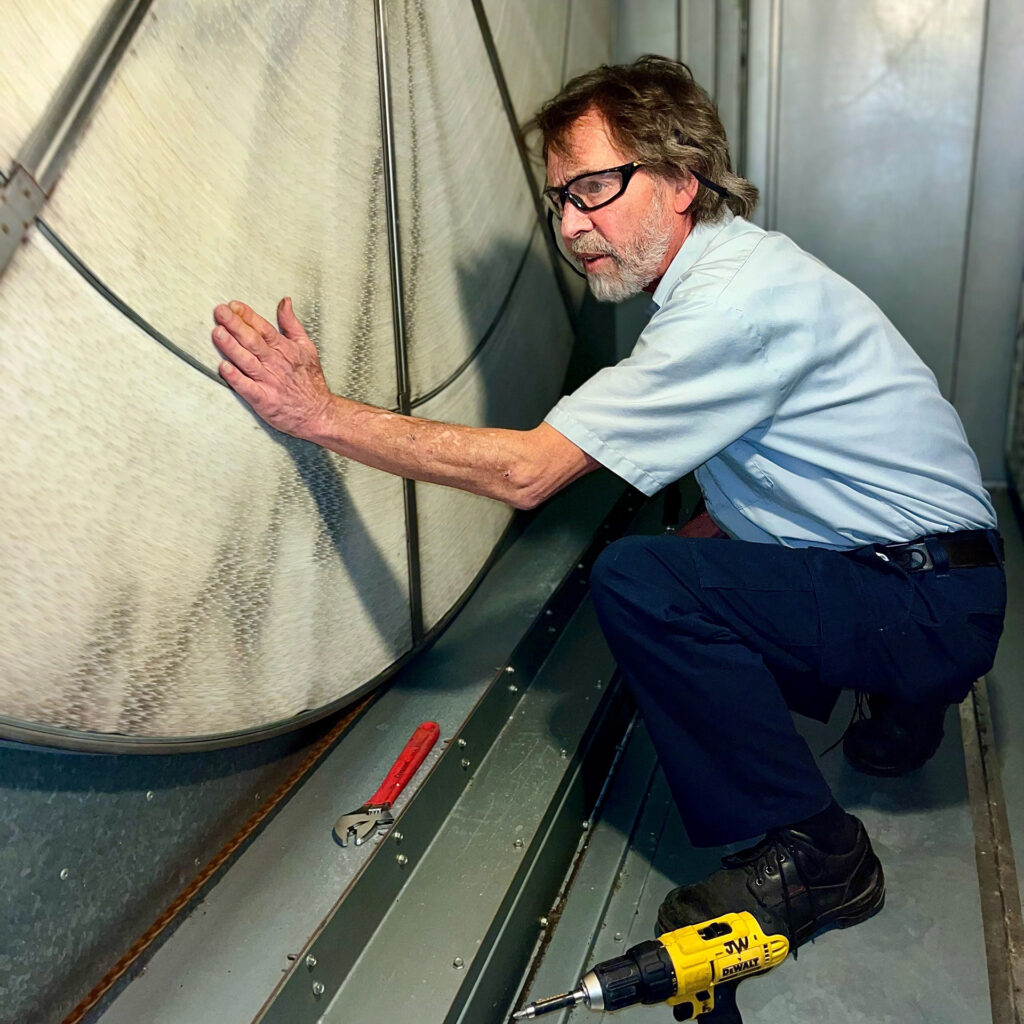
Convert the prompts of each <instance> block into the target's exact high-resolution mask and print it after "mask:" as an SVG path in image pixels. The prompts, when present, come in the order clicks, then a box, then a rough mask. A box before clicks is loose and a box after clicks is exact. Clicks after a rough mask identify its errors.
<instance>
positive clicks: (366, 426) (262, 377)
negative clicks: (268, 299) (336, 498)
mask: <svg viewBox="0 0 1024 1024" xmlns="http://www.w3.org/2000/svg"><path fill="white" fill-rule="evenodd" d="M213 316H214V319H215V320H216V321H217V326H216V327H215V328H214V329H213V343H214V345H216V346H217V349H218V351H219V352H220V353H221V355H223V356H224V362H222V363H221V364H220V367H219V370H220V375H221V376H222V377H223V378H224V380H225V381H227V383H228V384H229V385H230V386H231V387H232V388H233V389H234V390H235V391H236V392H237V393H238V394H239V395H241V396H242V398H244V399H245V400H246V401H247V402H248V403H249V405H251V406H252V408H253V411H254V412H255V413H256V414H257V415H258V416H260V417H261V418H262V419H264V420H266V422H267V423H269V424H270V425H271V426H272V427H276V428H277V429H278V430H281V431H284V432H285V433H286V434H291V435H292V436H293V437H300V438H303V439H304V440H306V441H312V442H313V443H314V444H319V445H321V446H322V447H324V448H329V449H330V450H331V451H333V452H337V453H338V454H339V455H343V456H344V457H345V458H349V459H356V460H357V461H359V462H362V463H363V464H364V465H366V466H373V467H374V468H375V469H383V470H384V471H385V472H387V473H394V474H396V475H397V476H403V477H407V478H409V479H412V480H425V481H428V482H429V483H437V484H445V485H447V486H449V487H459V488H461V489H462V490H464V491H472V492H473V493H474V494H484V495H486V496H487V497H489V498H496V499H497V500H498V501H504V502H507V503H508V504H509V505H513V506H514V507H516V508H533V507H534V506H535V505H537V504H539V503H540V502H542V501H544V500H545V499H547V498H548V497H549V496H550V495H552V494H554V493H555V491H558V490H560V489H561V488H562V487H564V486H565V485H566V484H567V483H569V482H570V481H572V480H575V479H576V478H577V477H579V476H583V474H584V473H589V472H590V471H591V470H592V469H594V468H595V467H596V466H597V465H598V463H597V461H596V460H595V459H593V458H592V457H591V456H589V455H588V454H587V453H586V452H584V451H583V450H582V449H580V448H578V447H577V446H576V445H575V444H574V443H573V442H572V441H570V440H569V439H568V438H567V437H564V436H563V435H562V434H560V433H559V432H558V431H557V430H555V428H554V427H552V426H550V425H549V424H547V423H541V424H540V426H538V427H535V428H534V429H533V430H501V429H498V428H492V427H463V426H458V425H457V424H454V423H436V422H434V421H433V420H424V419H420V418H419V417H416V416H401V415H399V414H398V413H395V412H391V411H390V410H388V409H378V408H375V407H374V406H371V405H364V404H363V403H362V402H355V401H352V400H351V399H349V398H344V397H343V396H341V395H334V394H332V393H331V392H330V390H329V389H328V387H327V382H326V381H325V380H324V374H323V370H322V369H321V368H320V359H319V357H318V356H317V353H316V348H315V347H314V346H313V343H312V342H311V341H310V340H309V337H308V336H307V335H306V332H305V331H304V330H303V329H302V324H300V323H299V321H298V320H297V319H296V317H295V312H294V311H293V310H292V303H291V299H282V300H281V303H280V305H278V307H277V322H278V324H279V326H280V328H281V330H280V332H278V331H276V330H275V329H274V328H273V327H272V326H271V325H270V324H269V323H267V321H266V320H264V319H263V317H261V316H259V315H257V314H256V313H254V312H253V311H252V310H251V309H250V308H249V307H248V306H247V305H245V303H244V302H229V303H228V304H227V305H222V306H218V307H217V308H216V309H215V310H214V311H213Z"/></svg>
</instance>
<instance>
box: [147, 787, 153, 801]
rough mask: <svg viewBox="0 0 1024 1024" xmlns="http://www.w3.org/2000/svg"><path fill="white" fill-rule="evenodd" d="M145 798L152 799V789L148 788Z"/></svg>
mask: <svg viewBox="0 0 1024 1024" xmlns="http://www.w3.org/2000/svg"><path fill="white" fill-rule="evenodd" d="M146 799H147V800H152V799H153V790H151V789H150V790H147V791H146Z"/></svg>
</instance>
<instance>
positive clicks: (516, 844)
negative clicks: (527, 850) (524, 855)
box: [512, 839, 525, 850]
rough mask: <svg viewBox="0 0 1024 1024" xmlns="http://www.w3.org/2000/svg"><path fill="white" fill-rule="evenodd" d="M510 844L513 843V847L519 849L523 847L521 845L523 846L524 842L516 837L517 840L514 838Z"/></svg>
mask: <svg viewBox="0 0 1024 1024" xmlns="http://www.w3.org/2000/svg"><path fill="white" fill-rule="evenodd" d="M512 845H513V846H514V847H515V848H516V849H517V850H521V849H522V848H523V846H524V845H525V844H524V843H523V841H522V839H517V840H516V841H515V842H514V843H513V844H512Z"/></svg>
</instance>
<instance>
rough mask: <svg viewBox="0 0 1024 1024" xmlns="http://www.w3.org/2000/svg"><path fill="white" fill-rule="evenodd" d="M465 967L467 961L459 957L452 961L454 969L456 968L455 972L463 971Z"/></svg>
mask: <svg viewBox="0 0 1024 1024" xmlns="http://www.w3.org/2000/svg"><path fill="white" fill-rule="evenodd" d="M464 966H465V961H464V960H463V959H462V957H461V956H457V957H456V958H455V959H454V960H453V961H452V967H454V968H455V970H457V971H461V970H462V968H463V967H464Z"/></svg>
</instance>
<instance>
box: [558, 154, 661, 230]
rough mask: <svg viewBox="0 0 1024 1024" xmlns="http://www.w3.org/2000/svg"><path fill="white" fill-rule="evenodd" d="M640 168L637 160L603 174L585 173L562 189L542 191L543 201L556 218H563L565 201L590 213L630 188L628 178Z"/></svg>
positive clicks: (611, 168) (598, 172) (602, 172)
mask: <svg viewBox="0 0 1024 1024" xmlns="http://www.w3.org/2000/svg"><path fill="white" fill-rule="evenodd" d="M641 167H643V164H641V163H639V162H638V161H636V160H632V161H630V162H629V163H628V164H622V165H621V166H620V167H609V168H608V169H607V170H605V171H588V172H587V173H586V174H580V175H578V176H577V177H575V178H572V179H571V180H569V181H567V182H566V183H565V184H564V185H563V186H562V187H561V188H546V189H544V202H545V203H546V204H547V207H548V210H549V211H550V212H551V213H552V214H554V216H556V217H561V216H562V211H563V210H564V209H565V203H566V200H568V201H569V202H570V203H572V205H573V206H575V207H576V209H577V210H583V211H584V212H585V213H589V212H590V211H592V210H600V209H601V207H602V206H607V205H608V204H609V203H614V202H615V200H616V199H618V198H619V196H621V195H622V193H623V192H625V191H626V186H627V185H629V179H630V178H632V177H633V175H634V174H636V172H637V171H638V170H639V169H640V168H641Z"/></svg>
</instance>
